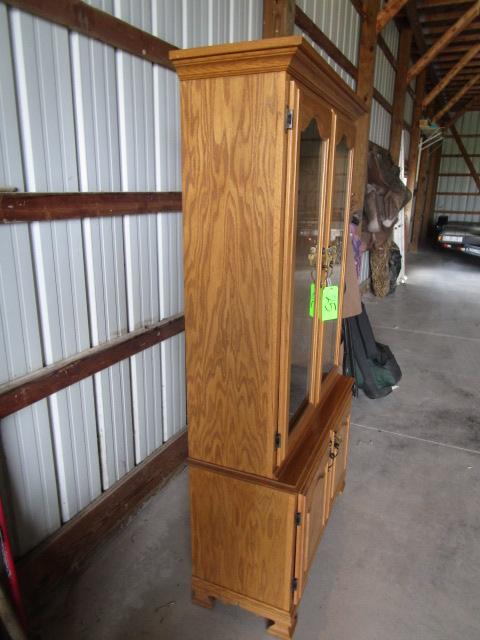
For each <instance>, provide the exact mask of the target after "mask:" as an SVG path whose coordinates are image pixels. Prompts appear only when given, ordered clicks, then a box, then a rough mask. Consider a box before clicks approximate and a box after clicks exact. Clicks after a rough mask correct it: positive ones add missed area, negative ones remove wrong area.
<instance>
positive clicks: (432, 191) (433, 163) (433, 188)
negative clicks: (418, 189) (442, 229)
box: [420, 142, 442, 242]
mask: <svg viewBox="0 0 480 640" xmlns="http://www.w3.org/2000/svg"><path fill="white" fill-rule="evenodd" d="M441 161H442V142H440V143H439V144H438V146H436V147H435V149H434V150H433V151H432V153H431V160H430V163H429V169H428V184H427V195H426V200H425V207H424V209H423V216H422V228H421V231H420V241H421V242H424V241H425V240H426V238H427V233H428V225H429V223H430V221H431V220H432V219H433V213H434V211H435V200H436V196H437V185H438V173H439V171H440V163H441Z"/></svg>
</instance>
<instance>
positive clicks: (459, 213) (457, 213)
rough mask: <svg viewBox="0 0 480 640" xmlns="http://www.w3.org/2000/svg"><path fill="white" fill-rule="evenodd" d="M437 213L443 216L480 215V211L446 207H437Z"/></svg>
mask: <svg viewBox="0 0 480 640" xmlns="http://www.w3.org/2000/svg"><path fill="white" fill-rule="evenodd" d="M435 213H438V214H439V215H441V216H442V215H450V214H451V215H452V216H453V215H455V216H457V215H458V216H480V211H446V210H445V209H435ZM454 222H455V221H454Z"/></svg>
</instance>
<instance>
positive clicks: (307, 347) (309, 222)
mask: <svg viewBox="0 0 480 640" xmlns="http://www.w3.org/2000/svg"><path fill="white" fill-rule="evenodd" d="M325 155H326V154H325V143H324V142H323V141H322V139H321V137H320V133H319V130H318V126H317V122H316V120H315V119H312V120H311V121H310V123H309V124H308V126H307V127H306V128H305V129H304V130H303V131H302V132H301V136H300V159H299V171H298V194H297V197H298V200H297V219H296V228H295V232H294V235H295V252H294V260H293V269H294V273H293V311H292V336H291V354H290V355H291V358H290V396H289V424H290V428H292V426H293V425H294V424H295V423H296V421H297V419H298V417H299V416H300V414H301V413H302V411H303V409H304V408H305V407H306V406H307V405H308V402H309V391H310V378H311V363H312V344H313V323H314V315H315V289H316V283H317V253H318V247H319V246H321V244H322V242H321V238H320V239H319V219H320V210H321V203H322V197H323V180H324V164H325Z"/></svg>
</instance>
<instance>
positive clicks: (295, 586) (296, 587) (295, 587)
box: [292, 578, 298, 591]
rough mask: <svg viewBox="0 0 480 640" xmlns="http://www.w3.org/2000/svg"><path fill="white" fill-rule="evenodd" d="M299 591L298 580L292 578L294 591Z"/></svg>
mask: <svg viewBox="0 0 480 640" xmlns="http://www.w3.org/2000/svg"><path fill="white" fill-rule="evenodd" d="M297 589H298V578H292V591H296V590H297Z"/></svg>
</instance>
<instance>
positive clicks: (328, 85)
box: [169, 36, 366, 119]
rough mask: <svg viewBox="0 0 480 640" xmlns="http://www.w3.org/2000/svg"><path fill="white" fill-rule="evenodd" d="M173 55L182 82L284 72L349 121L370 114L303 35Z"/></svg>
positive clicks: (171, 55) (206, 48)
mask: <svg viewBox="0 0 480 640" xmlns="http://www.w3.org/2000/svg"><path fill="white" fill-rule="evenodd" d="M169 55H170V59H171V60H172V62H173V64H174V66H175V69H176V71H177V73H178V75H179V77H180V80H197V79H205V78H215V77H225V76H238V75H248V74H255V73H272V72H284V73H289V74H290V75H291V76H292V77H294V78H295V79H297V80H299V81H300V82H301V83H303V84H304V85H305V86H307V87H309V88H310V89H311V90H313V91H314V92H315V93H316V94H318V95H320V96H322V97H324V98H325V99H327V101H328V102H329V103H330V104H331V105H332V106H333V107H334V108H336V109H337V110H339V111H341V112H342V113H344V114H345V115H347V116H348V117H349V118H352V119H357V118H358V117H360V116H361V115H363V114H364V113H366V109H365V106H364V105H363V103H362V101H361V100H360V98H358V96H357V95H356V94H355V92H354V91H352V89H350V87H349V86H348V85H347V84H346V82H344V80H342V78H340V76H339V75H338V74H337V73H336V72H335V71H334V70H333V69H332V68H331V67H330V65H329V64H328V63H327V62H325V60H324V59H323V58H322V57H321V55H320V54H319V53H318V52H317V51H315V49H314V48H313V47H312V46H311V45H310V44H309V43H308V42H307V41H306V40H305V39H304V38H303V37H302V36H289V37H287V38H268V39H263V40H253V41H249V42H237V43H233V44H222V45H215V46H210V47H198V48H194V49H183V50H182V49H179V50H174V51H170V53H169Z"/></svg>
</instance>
